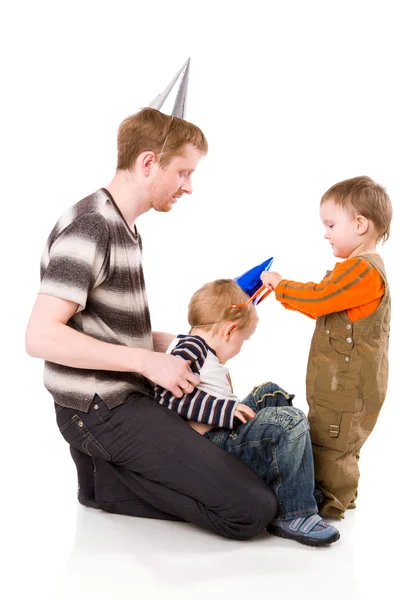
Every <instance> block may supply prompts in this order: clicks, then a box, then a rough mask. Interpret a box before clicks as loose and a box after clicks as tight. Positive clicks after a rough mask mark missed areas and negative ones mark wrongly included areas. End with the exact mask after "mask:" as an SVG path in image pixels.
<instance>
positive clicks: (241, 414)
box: [235, 403, 256, 423]
mask: <svg viewBox="0 0 400 600" xmlns="http://www.w3.org/2000/svg"><path fill="white" fill-rule="evenodd" d="M255 416H256V413H255V412H254V410H253V409H252V408H250V406H247V405H246V404H241V403H240V404H238V405H237V407H236V410H235V417H237V418H238V419H239V421H242V423H247V421H250V419H254V417H255Z"/></svg>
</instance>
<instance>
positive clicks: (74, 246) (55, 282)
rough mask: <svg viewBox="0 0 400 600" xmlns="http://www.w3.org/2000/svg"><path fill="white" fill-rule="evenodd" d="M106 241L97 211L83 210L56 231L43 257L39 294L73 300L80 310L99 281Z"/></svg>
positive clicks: (103, 225) (104, 225) (102, 219)
mask: <svg viewBox="0 0 400 600" xmlns="http://www.w3.org/2000/svg"><path fill="white" fill-rule="evenodd" d="M108 243H109V231H108V225H107V222H106V220H105V219H104V217H102V216H101V215H99V214H96V213H86V214H84V215H82V216H80V217H79V218H77V219H75V220H74V221H73V222H72V223H70V224H69V225H68V226H67V227H65V228H64V229H63V230H61V231H60V232H55V234H54V235H53V236H52V237H51V239H50V241H49V247H48V249H47V252H46V254H45V256H46V258H45V260H42V265H41V285H40V289H39V293H40V294H49V295H50V296H56V297H58V298H62V299H64V300H70V301H71V302H76V303H77V304H78V305H79V309H78V310H83V309H84V308H85V306H86V301H87V297H88V294H89V292H90V291H91V290H92V289H93V288H94V287H95V286H96V285H98V284H99V282H100V276H101V273H102V271H103V269H104V264H105V261H106V257H107V252H108Z"/></svg>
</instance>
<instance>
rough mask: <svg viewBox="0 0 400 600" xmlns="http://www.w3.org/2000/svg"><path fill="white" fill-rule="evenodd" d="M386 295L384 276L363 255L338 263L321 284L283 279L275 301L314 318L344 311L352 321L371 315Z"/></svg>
mask: <svg viewBox="0 0 400 600" xmlns="http://www.w3.org/2000/svg"><path fill="white" fill-rule="evenodd" d="M384 293H385V284H384V282H383V279H382V277H381V276H380V274H379V272H378V271H377V269H375V267H373V266H372V265H371V264H370V263H369V262H368V261H367V260H365V259H364V258H362V256H357V257H355V258H349V259H347V260H344V261H343V262H340V263H336V265H335V268H334V269H333V271H331V272H330V273H328V275H327V276H326V277H325V278H324V279H323V280H322V281H321V282H320V283H314V282H312V281H310V282H308V283H300V282H297V281H289V280H288V279H282V280H281V281H280V282H279V284H278V285H277V286H276V288H275V296H276V299H277V300H279V302H281V303H282V305H283V306H284V307H285V308H288V309H290V310H296V311H299V312H301V313H303V314H305V315H307V316H308V317H311V318H312V319H316V318H317V317H320V316H322V315H328V314H330V313H334V312H340V311H342V310H345V311H346V313H347V316H348V317H349V319H350V320H351V321H357V320H358V319H362V318H363V317H367V316H368V315H371V314H372V313H373V312H374V311H375V310H376V308H377V307H378V306H379V304H380V302H381V298H382V296H383V295H384Z"/></svg>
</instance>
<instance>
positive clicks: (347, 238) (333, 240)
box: [320, 200, 360, 258]
mask: <svg viewBox="0 0 400 600" xmlns="http://www.w3.org/2000/svg"><path fill="white" fill-rule="evenodd" d="M320 217H321V221H322V223H323V225H324V226H325V236H324V237H325V239H326V240H329V243H330V245H331V247H332V250H333V254H334V256H337V257H338V258H348V257H349V256H350V255H351V254H352V252H354V250H355V249H356V248H357V247H358V246H359V245H360V231H359V227H358V221H357V218H356V217H355V216H354V217H353V216H351V215H350V213H349V212H347V210H346V209H344V208H342V207H341V206H339V205H338V204H336V203H335V202H334V201H333V200H327V201H326V202H324V203H323V204H322V206H321V208H320Z"/></svg>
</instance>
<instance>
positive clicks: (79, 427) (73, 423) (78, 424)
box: [59, 411, 111, 461]
mask: <svg viewBox="0 0 400 600" xmlns="http://www.w3.org/2000/svg"><path fill="white" fill-rule="evenodd" d="M68 412H69V413H70V412H71V411H68ZM59 429H60V432H61V433H62V435H63V437H64V439H65V440H66V441H67V442H68V443H69V444H70V445H71V446H73V447H75V448H77V449H78V450H81V451H82V452H84V453H85V454H88V455H89V456H92V457H93V458H98V459H101V460H106V461H110V460H111V456H110V454H109V453H108V452H107V451H106V450H105V449H104V448H103V446H102V445H101V444H100V442H99V441H98V440H97V439H96V437H95V436H94V435H93V434H92V432H91V431H90V430H89V428H88V427H87V426H86V425H85V423H84V422H83V421H82V418H81V417H80V416H79V415H78V414H72V416H71V415H70V416H69V418H68V420H66V421H64V422H63V423H59Z"/></svg>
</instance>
